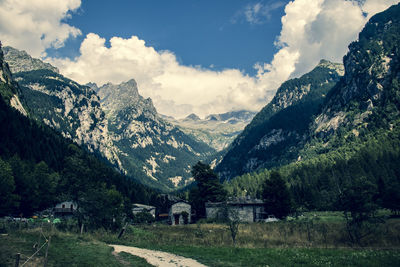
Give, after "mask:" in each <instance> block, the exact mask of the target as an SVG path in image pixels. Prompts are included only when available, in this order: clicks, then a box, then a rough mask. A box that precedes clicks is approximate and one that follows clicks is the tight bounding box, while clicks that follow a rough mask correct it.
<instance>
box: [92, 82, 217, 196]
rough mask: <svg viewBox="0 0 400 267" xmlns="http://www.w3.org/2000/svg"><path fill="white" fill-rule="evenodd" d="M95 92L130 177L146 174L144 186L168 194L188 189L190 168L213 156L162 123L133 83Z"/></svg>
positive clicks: (204, 147)
mask: <svg viewBox="0 0 400 267" xmlns="http://www.w3.org/2000/svg"><path fill="white" fill-rule="evenodd" d="M92 88H95V89H96V91H97V93H98V95H99V97H100V99H101V106H102V108H103V110H104V111H105V113H106V117H107V119H108V129H109V132H110V133H111V136H112V139H113V142H114V144H115V146H116V147H117V149H118V151H119V152H118V153H119V155H120V158H121V162H122V166H123V168H124V169H125V170H126V171H127V173H131V172H133V171H134V169H135V168H139V169H141V170H143V171H144V172H145V173H146V175H147V176H148V177H149V179H145V180H143V179H142V182H143V183H145V184H149V185H150V184H152V185H153V186H154V185H156V186H157V187H159V188H161V189H165V190H171V189H173V188H176V187H179V186H184V185H187V184H188V183H190V182H191V181H192V179H191V178H190V177H191V175H190V170H191V166H192V165H193V164H195V163H196V162H197V161H199V160H203V159H205V158H206V157H208V156H209V155H211V154H212V153H213V152H214V150H213V149H212V148H210V147H209V146H207V145H206V144H204V143H202V142H199V141H196V140H194V139H193V138H191V137H190V136H188V135H186V134H185V133H183V132H182V131H181V130H179V129H178V128H177V127H176V126H174V125H172V124H170V123H169V122H167V121H165V120H164V119H162V118H161V117H160V116H159V115H158V113H157V111H156V109H155V107H154V105H153V102H152V100H151V99H150V98H147V99H145V98H143V97H142V96H141V95H140V94H139V91H138V87H137V84H136V82H135V81H134V80H129V81H127V82H124V83H121V84H111V83H108V84H105V85H103V86H101V87H98V88H96V87H95V86H94V85H92Z"/></svg>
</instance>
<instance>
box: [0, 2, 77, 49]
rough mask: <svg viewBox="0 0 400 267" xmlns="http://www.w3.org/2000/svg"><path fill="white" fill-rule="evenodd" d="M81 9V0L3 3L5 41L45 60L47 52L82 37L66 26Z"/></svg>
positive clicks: (0, 26) (0, 22)
mask: <svg viewBox="0 0 400 267" xmlns="http://www.w3.org/2000/svg"><path fill="white" fill-rule="evenodd" d="M80 5H81V1H80V0H51V1H48V0H1V1H0V38H1V41H2V42H3V43H4V44H5V45H11V46H13V47H17V48H19V49H23V50H26V51H29V53H30V54H31V55H33V56H35V57H39V56H43V55H45V54H44V52H45V50H46V48H50V47H54V48H59V47H62V46H63V45H64V42H65V40H66V39H68V38H69V37H70V36H73V37H76V36H77V35H79V34H81V31H80V30H79V29H77V28H75V27H72V26H70V25H68V24H66V23H63V22H62V20H63V19H65V18H67V17H68V16H69V15H68V14H69V13H68V12H69V11H74V10H76V9H77V8H78V7H79V6H80Z"/></svg>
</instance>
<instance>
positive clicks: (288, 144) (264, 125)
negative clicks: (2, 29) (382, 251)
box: [0, 5, 400, 191]
mask: <svg viewBox="0 0 400 267" xmlns="http://www.w3.org/2000/svg"><path fill="white" fill-rule="evenodd" d="M399 32H400V5H395V6H392V7H391V8H389V9H388V10H386V11H384V12H382V13H379V14H377V15H375V16H373V17H372V18H371V19H370V21H369V22H368V23H367V24H366V26H365V28H364V29H363V30H362V31H361V32H360V34H359V38H358V40H357V41H355V42H353V43H351V44H350V46H349V51H348V53H347V54H346V55H345V57H344V59H343V64H340V63H332V62H330V61H327V60H321V61H320V62H319V64H318V65H317V66H316V67H315V68H314V69H313V70H311V71H310V72H309V73H306V74H304V75H303V76H301V77H299V78H294V79H290V80H288V81H286V82H284V83H283V84H282V85H281V86H280V87H279V89H278V90H277V92H276V95H275V97H274V98H273V99H272V101H271V102H269V103H268V104H267V105H266V106H265V107H264V108H263V109H262V110H261V111H260V112H258V113H257V114H256V113H255V112H250V111H245V110H241V111H232V112H227V113H224V114H211V115H209V116H207V117H205V118H203V119H202V118H199V117H198V116H197V115H196V114H190V115H189V116H187V117H186V118H183V119H175V118H172V117H168V116H163V115H161V114H158V112H157V110H156V108H155V107H154V105H153V102H152V100H151V99H150V98H147V99H146V98H144V97H142V96H141V95H140V93H139V88H138V85H137V83H136V81H135V80H134V79H131V80H129V81H126V82H122V83H120V84H112V83H106V84H104V85H101V86H98V85H96V84H94V83H89V84H86V85H81V84H79V83H77V82H75V81H72V80H70V79H68V78H66V77H64V76H63V75H61V74H60V73H59V71H58V69H57V68H55V67H54V66H52V65H50V64H48V63H45V62H43V61H41V60H40V59H35V58H32V57H31V56H30V55H29V54H27V53H26V52H24V51H19V50H17V49H14V48H11V47H4V48H3V51H4V58H3V53H1V55H0V57H1V58H0V62H1V68H0V79H1V82H0V93H1V96H2V99H3V100H4V101H5V103H6V104H8V105H10V106H12V107H14V108H15V109H16V110H18V111H19V113H20V114H22V115H23V116H25V117H28V118H30V119H34V120H36V122H38V123H39V124H43V125H47V126H49V127H51V128H52V129H54V130H55V131H57V132H58V133H60V134H61V135H62V136H63V137H64V138H66V139H70V141H73V142H75V143H76V144H78V145H81V146H82V147H84V148H85V149H86V150H88V151H89V152H93V153H96V154H97V155H98V156H99V157H102V158H103V159H104V160H107V161H108V162H109V163H110V164H112V166H113V167H114V168H116V169H118V170H119V171H120V172H121V173H124V174H126V175H128V176H130V177H133V178H135V179H137V180H139V181H140V182H141V183H143V184H145V185H149V186H151V187H155V188H158V189H160V190H162V191H171V190H174V189H178V188H181V187H184V186H186V185H188V184H189V183H191V182H192V181H193V178H191V173H190V171H191V167H192V166H193V165H194V164H195V163H196V162H197V161H206V160H210V159H216V158H217V157H221V160H219V158H218V164H217V166H216V168H215V170H216V171H217V172H218V173H219V174H220V177H221V179H222V180H228V181H232V180H233V179H234V178H235V177H237V176H240V175H243V174H246V173H252V172H261V171H263V170H265V169H280V168H285V166H292V167H293V166H302V165H301V164H302V163H304V162H308V161H309V160H313V159H322V158H324V157H328V156H327V155H332V154H334V153H336V154H335V155H336V156H337V155H341V153H342V154H343V157H344V158H345V159H346V160H347V159H348V158H351V157H353V156H354V155H358V154H357V153H359V151H360V148H361V147H363V146H365V144H369V143H370V142H371V140H384V142H387V143H388V144H389V146H390V144H394V143H395V142H396V140H398V139H399V136H398V126H399V123H400V117H399V115H400V96H399V92H400V82H399V81H400V53H399V44H400V35H399ZM3 59H4V60H3ZM6 62H7V63H6ZM391 139H392V141H390V140H391ZM386 147H387V146H386ZM368 151H369V150H368ZM368 153H370V152H368ZM396 155H397V154H396ZM336 156H335V157H336ZM337 157H339V156H337ZM379 160H380V159H379ZM379 160H377V161H376V162H378V161H379ZM334 161H335V162H338V161H339V160H336V159H335V160H334ZM376 162H375V163H376ZM379 162H380V161H379ZM214 163H217V161H215V160H214ZM372 165H373V164H371V166H372ZM292 167H290V168H292ZM288 168H289V167H288ZM293 168H297V167H293ZM299 168H300V167H299ZM307 168H308V167H307ZM343 168H344V167H343ZM344 169H345V168H344ZM371 172H372V171H371ZM287 173H289V172H288V171H287ZM291 173H292V172H291ZM293 173H295V172H293ZM332 173H334V171H332ZM296 175H297V174H296ZM312 175H313V174H307V177H308V176H310V177H311V176H312ZM300 176H301V175H300V174H298V175H297V176H296V177H300ZM296 179H297V178H296ZM390 179H391V178H390ZM300 180H301V179H300V178H299V179H297V180H296V183H297V185H296V186H299V188H302V186H303V185H301V183H302V182H301V181H300ZM299 181H300V182H299ZM388 181H389V180H388ZM299 184H300V185H299ZM326 188H328V186H326ZM303 189H304V188H303ZM303 189H302V190H303ZM299 190H300V189H299ZM300 191H301V190H300ZM303 191H304V190H303Z"/></svg>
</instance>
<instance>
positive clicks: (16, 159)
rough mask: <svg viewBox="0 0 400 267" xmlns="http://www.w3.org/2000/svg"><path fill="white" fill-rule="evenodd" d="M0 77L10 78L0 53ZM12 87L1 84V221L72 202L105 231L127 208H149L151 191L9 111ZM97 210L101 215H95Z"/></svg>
mask: <svg viewBox="0 0 400 267" xmlns="http://www.w3.org/2000/svg"><path fill="white" fill-rule="evenodd" d="M0 72H1V73H3V74H4V73H7V74H10V71H9V69H8V66H7V64H5V63H4V61H3V53H2V51H0ZM7 77H8V78H10V79H12V76H11V75H9V76H7ZM14 86H16V84H15V83H13V82H9V80H6V79H2V80H1V81H0V92H1V95H2V96H3V97H1V98H0V124H1V125H2V127H0V184H1V186H0V216H3V215H20V214H21V213H22V214H23V216H29V215H31V214H32V213H33V212H35V211H41V210H43V209H46V208H50V207H53V205H54V204H55V203H56V202H58V201H63V200H71V199H72V200H74V201H77V202H78V203H79V205H80V206H81V207H83V208H84V209H85V212H87V213H88V214H89V213H93V216H91V217H86V218H90V219H89V220H91V223H92V225H93V226H94V227H97V226H103V227H107V228H108V227H111V226H112V224H113V222H112V221H111V220H112V218H113V217H115V218H116V219H117V220H120V219H122V216H123V212H124V208H125V207H126V208H128V209H130V203H131V202H141V203H148V202H149V200H150V198H151V196H152V195H154V193H155V192H154V191H152V190H150V189H148V188H146V187H144V186H143V185H140V184H138V183H137V182H135V181H133V180H132V179H131V178H127V177H125V176H122V175H121V174H120V173H118V172H116V171H115V170H114V169H113V168H112V167H111V166H109V165H108V164H105V163H104V162H103V161H102V160H101V159H98V158H97V157H95V156H93V155H91V154H89V153H87V152H85V151H84V150H82V149H81V148H79V147H78V146H77V145H75V144H73V143H72V142H71V140H67V139H65V138H64V137H62V136H61V135H60V134H58V133H57V132H55V131H54V130H53V129H51V128H49V127H48V126H46V125H44V124H41V123H38V122H37V121H36V120H33V119H31V118H29V117H27V116H26V115H23V114H21V112H20V111H18V110H16V109H15V108H12V107H11V106H10V103H9V102H7V100H8V98H7V96H8V94H9V92H18V88H16V87H14ZM98 208H100V209H101V212H96V211H95V210H94V209H98ZM94 212H96V214H94Z"/></svg>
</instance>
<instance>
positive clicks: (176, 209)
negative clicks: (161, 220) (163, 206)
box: [168, 200, 192, 225]
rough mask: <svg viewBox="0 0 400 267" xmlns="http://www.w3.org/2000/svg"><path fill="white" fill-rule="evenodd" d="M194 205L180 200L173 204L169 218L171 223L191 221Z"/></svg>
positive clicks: (179, 223) (177, 223) (178, 223)
mask: <svg viewBox="0 0 400 267" xmlns="http://www.w3.org/2000/svg"><path fill="white" fill-rule="evenodd" d="M191 212H192V207H191V206H190V204H189V203H187V202H186V201H183V200H180V201H178V202H175V203H174V204H172V205H171V207H170V209H169V213H168V216H169V220H170V222H171V225H181V224H188V223H190V222H191Z"/></svg>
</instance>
